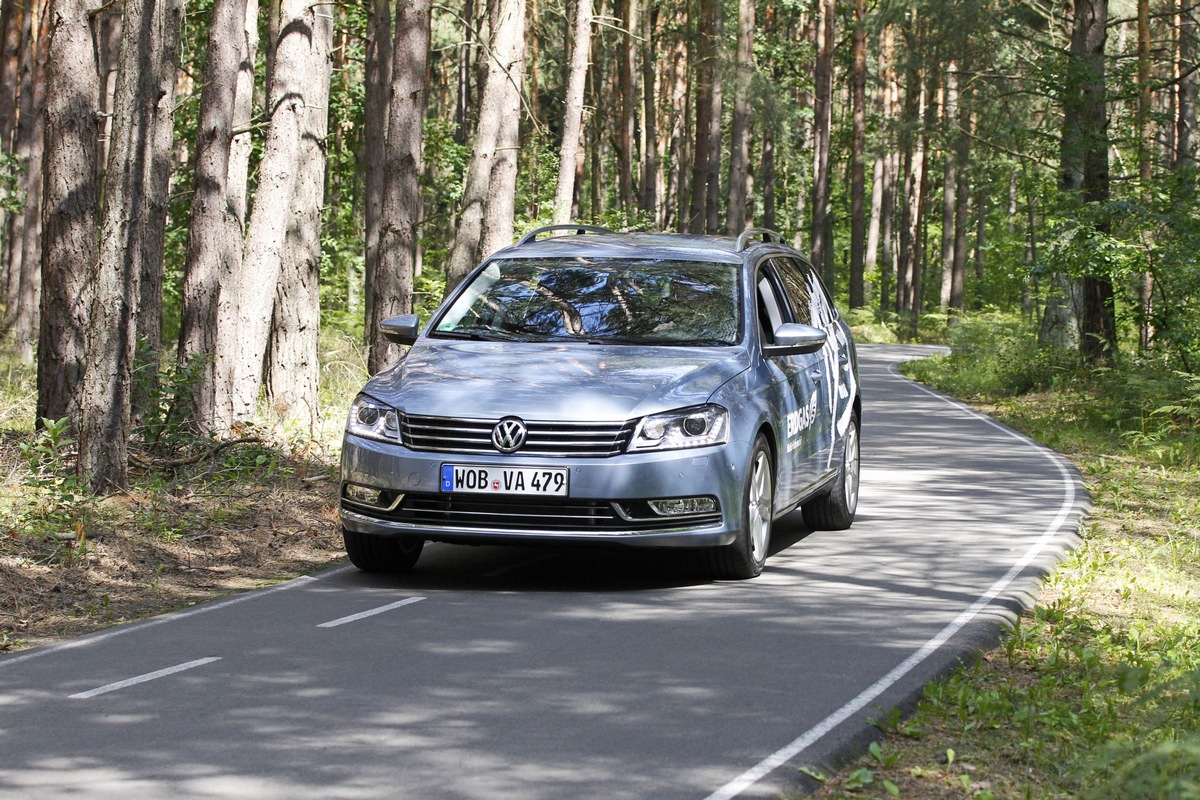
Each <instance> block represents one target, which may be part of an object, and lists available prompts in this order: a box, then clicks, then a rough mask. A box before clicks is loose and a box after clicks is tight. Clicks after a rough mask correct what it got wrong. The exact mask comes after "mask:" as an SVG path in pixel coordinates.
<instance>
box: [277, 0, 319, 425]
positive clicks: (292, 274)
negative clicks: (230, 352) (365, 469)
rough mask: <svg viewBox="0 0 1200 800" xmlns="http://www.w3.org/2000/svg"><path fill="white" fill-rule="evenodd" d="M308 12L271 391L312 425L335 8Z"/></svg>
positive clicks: (283, 407) (280, 404)
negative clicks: (302, 105)
mask: <svg viewBox="0 0 1200 800" xmlns="http://www.w3.org/2000/svg"><path fill="white" fill-rule="evenodd" d="M309 14H310V16H309V19H310V20H311V24H312V29H311V36H310V38H309V41H308V48H307V50H306V51H304V52H303V53H302V54H301V57H302V58H303V66H302V70H303V72H304V73H305V74H306V76H307V81H306V95H305V108H304V112H303V117H302V118H301V120H300V125H301V127H300V147H299V153H298V159H297V162H296V165H295V170H296V178H295V184H294V186H293V194H292V199H291V206H292V208H291V214H290V217H289V220H288V230H287V239H286V242H285V245H284V248H283V252H282V259H281V261H280V270H279V283H278V285H277V287H276V290H275V309H274V311H273V313H272V318H271V338H270V343H269V346H268V349H267V363H266V394H267V400H268V402H269V403H270V405H271V408H272V410H273V411H274V413H275V414H277V415H278V416H279V417H280V418H281V419H282V420H285V421H286V420H295V421H297V422H299V423H300V424H301V425H302V426H304V427H305V428H308V429H309V430H312V429H313V427H314V426H315V425H316V423H317V422H318V420H319V419H320V408H319V407H318V400H317V394H318V387H319V384H320V377H321V365H320V361H319V359H318V350H319V342H320V334H321V220H322V214H321V212H322V210H323V208H324V202H325V163H326V152H327V150H328V144H327V142H328V138H329V110H328V109H329V87H330V80H331V75H332V67H333V62H332V59H331V51H332V48H333V16H332V11H331V8H330V7H328V6H323V5H314V6H312V7H311V8H310V10H309ZM276 67H277V68H278V61H277V62H276Z"/></svg>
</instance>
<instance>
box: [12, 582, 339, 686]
mask: <svg viewBox="0 0 1200 800" xmlns="http://www.w3.org/2000/svg"><path fill="white" fill-rule="evenodd" d="M352 569H354V567H353V566H350V565H347V566H343V567H337V568H336V569H333V570H329V571H327V572H322V573H321V577H320V578H314V577H313V576H311V575H301V576H299V577H297V578H292V579H291V580H288V581H284V582H283V583H277V584H275V585H274V586H268V587H267V588H265V589H253V590H251V591H248V592H243V593H241V594H238V595H235V596H233V597H230V598H227V599H225V600H218V601H216V602H214V603H206V604H204V605H201V606H198V607H196V608H189V609H184V610H180V611H168V612H167V613H165V614H160V615H158V616H156V617H150V618H149V619H143V620H138V621H137V622H131V623H129V624H128V625H122V626H121V627H118V628H111V629H109V630H106V631H100V632H98V633H93V634H89V635H84V636H81V637H80V638H78V639H68V640H66V641H62V642H55V643H53V644H47V645H43V646H42V647H39V648H37V649H35V650H31V651H30V652H28V653H18V654H15V655H11V656H5V657H0V669H3V668H5V667H11V666H12V665H14V664H20V663H22V662H24V661H30V660H31V659H35V658H41V657H42V656H47V655H50V654H51V653H58V652H60V651H62V650H71V649H73V648H76V647H88V646H90V645H93V644H97V643H98V642H103V641H105V640H106V639H111V638H113V637H114V636H123V635H125V634H127V633H133V632H134V631H140V630H142V629H144V628H149V627H153V626H155V625H163V624H166V623H168V622H178V621H179V620H181V619H187V618H188V617H194V616H196V615H198V614H207V613H209V612H210V611H218V610H220V609H222V608H229V606H233V605H237V604H238V603H244V602H246V601H247V600H254V599H255V598H258V597H263V596H265V595H268V594H271V593H273V592H282V591H286V590H288V589H295V588H296V587H298V586H303V585H306V584H309V583H314V582H317V581H321V580H324V579H325V578H327V577H331V576H333V575H336V574H339V573H342V572H348V571H349V570H352Z"/></svg>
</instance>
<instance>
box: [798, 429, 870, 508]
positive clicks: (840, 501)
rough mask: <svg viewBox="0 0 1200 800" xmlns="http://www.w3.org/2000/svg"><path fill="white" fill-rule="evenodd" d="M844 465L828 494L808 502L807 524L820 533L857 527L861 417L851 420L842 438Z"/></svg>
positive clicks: (839, 469) (840, 468)
mask: <svg viewBox="0 0 1200 800" xmlns="http://www.w3.org/2000/svg"><path fill="white" fill-rule="evenodd" d="M842 442H843V447H842V464H841V466H840V467H839V468H838V476H837V480H836V481H835V482H834V485H833V488H832V489H831V490H830V491H829V493H828V494H826V495H822V496H821V497H817V498H814V499H813V500H811V501H809V502H808V503H805V505H804V511H803V514H804V521H805V522H807V523H808V525H809V527H810V528H812V529H813V530H818V531H844V530H846V529H847V528H849V527H850V526H851V525H852V524H854V512H855V511H856V510H857V509H858V470H859V437H858V415H857V414H855V415H854V416H852V417H851V418H850V426H849V427H848V428H846V434H845V435H844V436H843V437H842Z"/></svg>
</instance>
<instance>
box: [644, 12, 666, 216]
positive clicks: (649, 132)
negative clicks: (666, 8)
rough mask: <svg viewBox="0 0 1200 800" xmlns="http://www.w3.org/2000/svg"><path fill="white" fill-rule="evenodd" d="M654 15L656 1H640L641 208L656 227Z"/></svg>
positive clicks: (658, 161)
mask: <svg viewBox="0 0 1200 800" xmlns="http://www.w3.org/2000/svg"><path fill="white" fill-rule="evenodd" d="M658 17H659V6H658V4H657V3H650V2H644V3H642V14H641V31H642V33H641V40H642V46H641V56H642V59H641V61H642V106H643V111H642V138H643V140H644V144H643V147H642V192H641V201H642V211H643V212H645V213H646V214H648V215H649V216H650V218H651V220H652V223H651V224H652V225H653V226H654V227H656V228H661V227H662V226H663V213H662V212H663V208H662V205H661V203H660V201H661V199H662V195H663V185H662V184H663V174H662V158H661V155H660V153H659V147H660V146H661V143H660V142H659V137H658V109H657V106H656V102H655V101H656V98H657V94H656V92H655V82H656V77H657V74H658V70H657V69H656V61H655V58H656V56H655V53H656V52H657V50H658V44H659V41H658V38H659V37H658Z"/></svg>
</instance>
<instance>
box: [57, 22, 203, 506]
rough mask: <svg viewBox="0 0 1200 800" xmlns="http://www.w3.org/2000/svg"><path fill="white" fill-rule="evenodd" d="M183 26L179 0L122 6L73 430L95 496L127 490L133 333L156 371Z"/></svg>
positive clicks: (151, 369)
mask: <svg viewBox="0 0 1200 800" xmlns="http://www.w3.org/2000/svg"><path fill="white" fill-rule="evenodd" d="M182 20H183V0H125V6H124V11H123V16H122V21H121V27H122V43H121V63H120V67H119V68H118V72H117V90H116V93H115V95H114V107H113V114H114V118H113V126H112V130H113V141H112V142H110V145H109V159H110V164H109V168H108V171H107V176H106V183H105V189H104V209H103V216H102V218H101V226H100V258H99V261H98V263H97V268H96V275H95V279H94V285H93V289H94V296H93V298H92V303H91V309H90V313H89V315H88V331H87V349H88V352H87V358H86V363H85V368H84V376H83V395H82V397H81V403H80V415H79V431H78V433H79V470H80V473H81V474H83V475H88V476H90V480H91V486H92V489H93V490H95V491H97V492H111V491H114V490H117V489H121V488H124V486H125V483H126V479H127V475H128V468H129V464H128V444H129V436H130V420H131V411H132V408H131V403H132V399H133V391H134V387H133V369H134V357H135V351H136V346H137V339H138V337H139V336H140V337H142V338H143V341H145V342H146V344H147V347H148V350H149V352H150V354H151V357H150V360H149V364H148V369H149V371H151V372H152V373H155V374H156V373H157V370H158V363H157V357H158V351H159V346H160V344H161V336H162V330H161V324H162V275H163V239H164V236H165V230H166V214H167V201H168V190H169V182H170V176H171V142H172V125H173V121H174V112H175V78H176V72H177V70H178V68H179V32H180V25H181V24H182Z"/></svg>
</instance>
